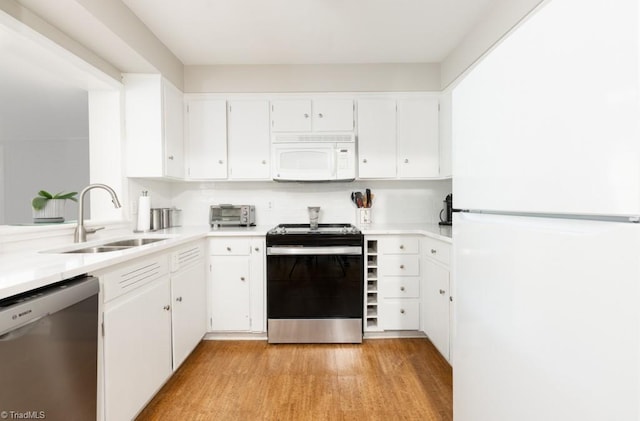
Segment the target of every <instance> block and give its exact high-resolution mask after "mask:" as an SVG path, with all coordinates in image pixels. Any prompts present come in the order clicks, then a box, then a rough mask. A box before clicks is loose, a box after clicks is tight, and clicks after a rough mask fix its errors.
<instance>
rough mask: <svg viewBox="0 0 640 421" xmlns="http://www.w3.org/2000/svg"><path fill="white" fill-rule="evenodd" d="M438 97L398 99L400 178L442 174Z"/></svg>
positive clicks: (398, 160)
mask: <svg viewBox="0 0 640 421" xmlns="http://www.w3.org/2000/svg"><path fill="white" fill-rule="evenodd" d="M438 121H439V117H438V99H437V98H409V99H400V100H398V155H397V162H398V178H427V177H438V174H439V168H438V165H439V164H438V161H439V152H438Z"/></svg>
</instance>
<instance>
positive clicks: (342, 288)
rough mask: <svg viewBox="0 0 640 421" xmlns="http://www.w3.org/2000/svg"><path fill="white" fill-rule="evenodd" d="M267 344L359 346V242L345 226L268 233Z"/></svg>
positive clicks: (360, 238) (300, 227)
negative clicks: (347, 344)
mask: <svg viewBox="0 0 640 421" xmlns="http://www.w3.org/2000/svg"><path fill="white" fill-rule="evenodd" d="M266 243H267V333H268V339H269V343H361V342H362V312H363V302H364V298H363V290H364V281H363V279H364V274H363V271H364V262H363V243H364V237H363V235H362V233H361V232H360V230H358V229H357V228H356V227H354V226H353V225H350V224H319V226H318V228H316V229H311V228H310V226H309V225H308V224H281V225H278V226H277V227H275V228H273V229H272V230H271V231H269V232H268V233H267V237H266Z"/></svg>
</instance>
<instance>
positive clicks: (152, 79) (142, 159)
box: [124, 74, 184, 178]
mask: <svg viewBox="0 0 640 421" xmlns="http://www.w3.org/2000/svg"><path fill="white" fill-rule="evenodd" d="M124 92H125V132H126V150H127V175H128V176H129V177H171V178H184V144H183V126H184V121H183V94H182V92H181V91H180V90H178V89H177V88H176V87H175V86H173V85H172V84H171V83H170V82H168V81H167V80H166V79H164V78H162V76H161V75H158V74H126V75H125V76H124Z"/></svg>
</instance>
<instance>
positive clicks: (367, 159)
mask: <svg viewBox="0 0 640 421" xmlns="http://www.w3.org/2000/svg"><path fill="white" fill-rule="evenodd" d="M396 147H397V146H396V101H395V99H380V98H367V99H360V100H358V176H359V177H360V178H395V176H396V164H397V163H396Z"/></svg>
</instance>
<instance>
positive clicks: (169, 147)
mask: <svg viewBox="0 0 640 421" xmlns="http://www.w3.org/2000/svg"><path fill="white" fill-rule="evenodd" d="M162 105H163V107H162V108H163V122H164V159H165V165H164V175H165V176H167V177H174V178H184V175H185V174H184V111H183V108H184V107H183V96H182V92H180V90H178V88H176V87H175V86H173V85H171V84H170V83H169V82H167V81H164V80H163V83H162ZM140 158H142V157H138V159H140Z"/></svg>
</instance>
